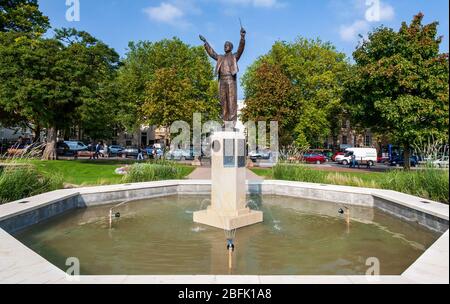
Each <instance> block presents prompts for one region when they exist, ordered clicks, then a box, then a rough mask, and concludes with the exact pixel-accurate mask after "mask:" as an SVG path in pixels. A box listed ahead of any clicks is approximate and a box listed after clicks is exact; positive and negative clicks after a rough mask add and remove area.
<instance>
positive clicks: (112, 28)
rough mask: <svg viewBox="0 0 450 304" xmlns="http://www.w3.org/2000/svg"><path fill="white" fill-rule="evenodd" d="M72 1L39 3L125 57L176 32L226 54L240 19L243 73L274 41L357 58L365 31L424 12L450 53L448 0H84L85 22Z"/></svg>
mask: <svg viewBox="0 0 450 304" xmlns="http://www.w3.org/2000/svg"><path fill="white" fill-rule="evenodd" d="M66 1H67V2H70V3H73V1H77V0H40V1H39V4H40V7H41V10H42V11H43V12H44V13H45V14H46V15H47V16H49V17H50V20H51V23H52V26H53V27H76V28H78V29H82V30H86V31H88V32H90V33H91V34H93V35H94V36H95V37H97V38H99V39H101V40H102V41H104V42H105V43H107V44H109V45H110V46H111V47H113V48H115V49H116V51H117V52H118V53H119V54H121V55H122V56H123V55H125V53H126V49H127V45H128V42H129V41H137V40H150V41H157V40H160V39H163V38H171V37H174V36H177V37H179V38H181V39H182V40H183V41H185V42H187V43H189V44H191V45H201V41H200V40H199V39H198V34H200V33H201V34H203V35H204V36H205V37H206V38H207V39H208V40H209V41H210V43H211V44H212V45H213V46H214V47H215V48H216V49H217V51H222V50H223V43H224V42H225V41H226V40H230V41H233V42H234V43H235V45H237V43H238V40H239V30H240V26H239V18H241V19H242V22H243V24H244V27H245V28H246V29H247V33H248V36H247V49H246V52H245V54H244V56H243V57H242V59H241V62H240V68H241V74H242V73H243V72H244V71H245V69H246V67H247V66H248V65H249V64H251V63H252V62H253V61H254V60H255V59H256V58H258V57H259V56H261V55H263V54H265V53H266V52H267V51H268V50H269V49H270V48H271V46H272V44H273V43H274V41H276V40H286V41H293V40H294V39H295V38H296V37H298V36H303V37H306V38H317V37H319V38H321V39H322V40H324V41H330V42H331V43H333V44H334V45H335V46H336V48H337V50H339V51H341V52H344V53H346V54H347V56H349V57H351V54H352V52H353V50H354V49H355V47H356V45H357V43H358V38H357V36H358V34H363V35H364V34H367V32H368V31H369V30H371V29H372V28H374V27H377V26H379V25H381V24H384V25H386V26H389V27H392V28H394V29H398V28H399V27H400V25H401V22H402V21H410V20H411V19H412V16H413V15H415V14H416V13H418V12H419V11H422V12H423V13H424V14H425V22H427V23H428V22H432V21H435V20H436V21H439V22H440V28H439V31H440V35H443V36H444V37H445V39H444V43H443V45H442V51H443V52H448V44H449V33H448V28H449V20H448V19H449V17H448V11H449V1H448V0H395V1H394V0H381V1H380V0H316V1H313V0H94V1H93V0H78V1H79V4H80V21H75V22H69V21H68V20H67V19H66V12H67V10H68V8H69V7H68V6H67V5H66ZM240 95H241V96H240V98H242V97H243V96H242V90H241V89H240Z"/></svg>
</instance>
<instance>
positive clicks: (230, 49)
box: [224, 41, 234, 53]
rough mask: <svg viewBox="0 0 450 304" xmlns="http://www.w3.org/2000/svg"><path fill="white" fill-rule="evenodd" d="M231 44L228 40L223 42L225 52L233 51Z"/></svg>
mask: <svg viewBox="0 0 450 304" xmlns="http://www.w3.org/2000/svg"><path fill="white" fill-rule="evenodd" d="M233 47H234V46H233V44H232V43H231V42H230V41H227V42H225V47H224V49H225V53H230V52H232V51H233Z"/></svg>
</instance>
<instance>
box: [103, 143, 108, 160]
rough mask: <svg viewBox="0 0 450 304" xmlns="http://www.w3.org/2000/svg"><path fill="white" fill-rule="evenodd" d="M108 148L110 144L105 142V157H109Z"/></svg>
mask: <svg viewBox="0 0 450 304" xmlns="http://www.w3.org/2000/svg"><path fill="white" fill-rule="evenodd" d="M108 149H109V147H108V144H105V145H104V146H103V157H104V158H109V151H108Z"/></svg>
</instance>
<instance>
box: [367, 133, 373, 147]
mask: <svg viewBox="0 0 450 304" xmlns="http://www.w3.org/2000/svg"><path fill="white" fill-rule="evenodd" d="M370 146H372V139H371V138H370V136H369V135H367V136H366V147H370Z"/></svg>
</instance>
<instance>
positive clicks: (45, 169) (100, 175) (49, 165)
mask: <svg viewBox="0 0 450 304" xmlns="http://www.w3.org/2000/svg"><path fill="white" fill-rule="evenodd" d="M30 162H31V163H32V164H33V165H35V166H36V168H37V170H38V171H39V172H41V173H43V174H45V175H51V174H59V175H61V176H62V177H63V180H64V183H66V184H73V185H77V186H94V185H113V184H120V183H121V182H122V176H120V175H117V174H115V170H116V169H117V168H120V167H123V166H124V165H131V164H133V163H135V161H127V160H120V161H103V160H102V161H89V160H71V161H63V160H61V161H40V160H31V161H30ZM180 167H181V169H182V172H183V175H184V176H187V175H189V174H190V173H191V172H192V171H193V170H194V168H193V167H190V166H180Z"/></svg>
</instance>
